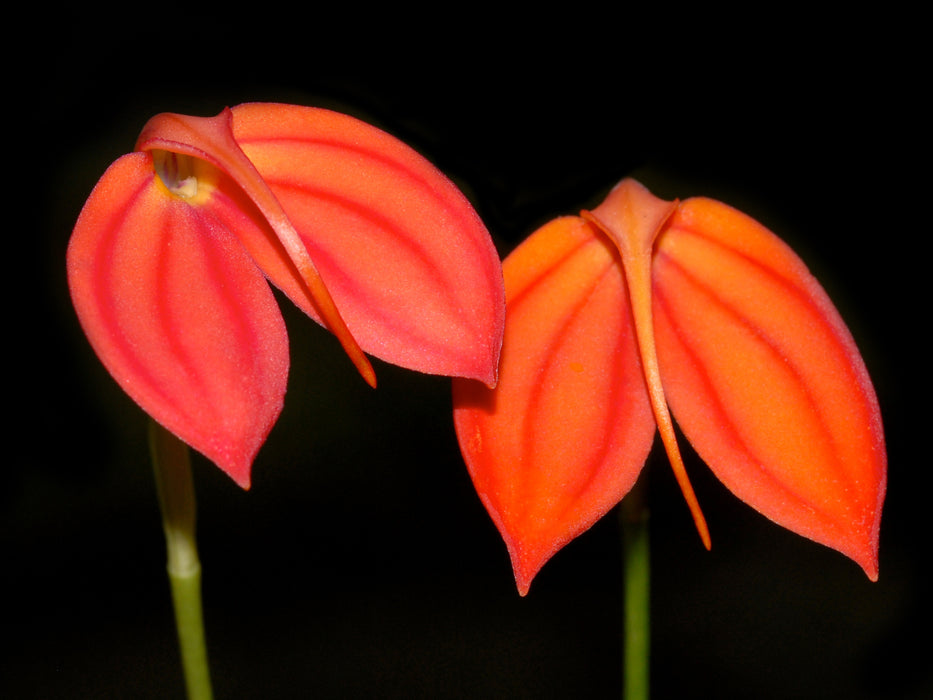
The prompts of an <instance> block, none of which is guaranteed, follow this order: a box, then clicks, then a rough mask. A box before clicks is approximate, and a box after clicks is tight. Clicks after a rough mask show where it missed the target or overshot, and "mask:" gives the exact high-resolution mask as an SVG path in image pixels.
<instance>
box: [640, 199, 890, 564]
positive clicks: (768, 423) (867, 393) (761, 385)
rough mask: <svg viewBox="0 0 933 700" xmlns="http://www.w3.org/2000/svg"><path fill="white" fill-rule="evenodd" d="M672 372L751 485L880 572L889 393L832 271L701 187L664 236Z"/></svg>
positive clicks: (806, 531) (676, 404)
mask: <svg viewBox="0 0 933 700" xmlns="http://www.w3.org/2000/svg"><path fill="white" fill-rule="evenodd" d="M652 275H653V279H654V290H653V291H654V312H655V330H656V338H657V347H658V355H659V360H660V368H661V377H662V381H663V384H664V389H665V392H666V395H667V397H668V401H669V402H670V405H671V409H672V411H673V413H674V416H675V418H676V419H677V422H678V424H679V425H680V426H681V428H682V429H683V431H684V433H685V435H686V436H687V438H688V439H689V440H690V442H691V443H692V444H693V445H694V447H695V448H696V449H697V451H698V452H699V454H700V455H701V456H702V457H703V459H704V460H705V461H706V462H707V463H708V464H709V466H710V467H711V468H712V470H713V471H714V472H715V473H716V475H717V476H718V477H719V478H720V479H721V480H722V481H723V483H724V484H725V485H726V486H727V487H728V488H729V489H730V490H732V491H733V492H734V493H735V494H736V495H737V496H738V497H739V498H741V499H742V500H744V501H745V502H746V503H748V504H750V505H751V506H753V507H754V508H756V509H757V510H759V511H760V512H761V513H763V514H764V515H766V516H767V517H769V518H771V519H772V520H774V521H775V522H777V523H779V524H780V525H783V526H784V527H786V528H788V529H790V530H792V531H794V532H796V533H798V534H801V535H804V536H806V537H809V538H811V539H813V540H816V541H817V542H821V543H823V544H826V545H828V546H830V547H832V548H834V549H836V550H838V551H840V552H842V553H843V554H846V555H847V556H849V557H851V558H852V559H853V560H855V561H856V562H857V563H858V564H859V565H861V566H862V568H863V569H864V570H865V572H866V574H867V575H868V576H869V578H871V579H872V580H875V579H876V578H877V575H878V558H877V550H878V528H879V522H880V518H881V506H882V502H883V499H884V492H885V479H886V476H885V475H886V457H885V447H884V435H883V431H882V426H881V417H880V412H879V410H878V403H877V399H876V398H875V394H874V390H873V388H872V385H871V380H870V379H869V377H868V373H867V371H866V369H865V366H864V363H863V362H862V359H861V357H860V355H859V352H858V349H857V348H856V346H855V343H854V341H853V340H852V337H851V335H850V333H849V331H848V329H847V328H846V326H845V324H844V323H843V321H842V319H841V318H840V316H839V314H838V312H837V311H836V309H835V308H834V307H833V305H832V303H831V302H830V300H829V298H828V297H827V295H826V293H825V292H824V291H823V289H822V288H821V287H820V285H819V283H818V282H817V281H816V280H815V279H814V278H813V276H812V275H811V274H810V273H809V272H808V271H807V269H806V268H805V266H804V264H803V263H802V262H801V261H800V259H799V258H798V257H797V256H796V255H795V254H794V253H793V251H791V250H790V249H789V248H788V247H787V246H786V245H785V244H784V243H783V242H782V241H780V240H779V239H778V238H777V237H776V236H775V235H774V234H773V233H771V232H770V231H768V230H767V229H766V228H765V227H763V226H762V225H760V224H759V223H757V222H756V221H754V220H752V219H751V218H749V217H748V216H746V215H744V214H742V213H741V212H738V211H736V210H734V209H732V208H730V207H728V206H726V205H725V204H722V203H720V202H715V201H712V200H709V199H700V198H697V199H690V200H687V201H686V202H684V203H683V204H681V206H680V207H679V208H678V210H677V211H676V213H675V214H674V216H673V217H672V218H671V219H670V220H669V221H668V224H667V226H666V228H665V230H664V231H663V232H662V233H661V235H660V237H659V238H658V241H657V243H656V247H655V257H654V265H653V270H652Z"/></svg>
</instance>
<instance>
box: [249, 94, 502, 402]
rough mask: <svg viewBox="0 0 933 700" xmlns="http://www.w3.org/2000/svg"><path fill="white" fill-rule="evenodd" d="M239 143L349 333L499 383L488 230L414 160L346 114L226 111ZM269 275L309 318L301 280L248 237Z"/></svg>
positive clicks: (413, 360)
mask: <svg viewBox="0 0 933 700" xmlns="http://www.w3.org/2000/svg"><path fill="white" fill-rule="evenodd" d="M232 112H233V133H234V136H235V138H236V141H237V143H238V144H239V145H240V147H241V148H242V149H243V151H244V153H246V155H247V156H248V157H249V159H250V161H251V162H252V163H253V164H254V165H255V167H256V169H257V170H258V171H259V173H260V175H261V176H262V178H263V181H264V182H265V183H266V184H267V185H268V186H269V188H270V189H271V190H272V192H273V193H274V194H275V196H276V198H277V199H278V201H279V202H280V203H281V205H282V208H283V209H284V211H285V212H286V214H287V216H288V218H289V220H290V221H291V222H292V224H293V225H294V226H295V228H296V230H297V231H298V234H299V236H300V237H301V240H302V243H303V244H304V246H305V247H306V248H307V250H308V252H309V255H310V256H311V258H312V259H313V260H314V263H315V265H316V266H317V269H318V270H319V271H320V273H321V276H322V277H323V278H324V280H325V282H326V284H327V288H328V289H329V291H330V293H331V294H332V295H333V298H334V300H335V302H336V305H337V307H338V308H339V309H340V313H341V315H342V316H343V318H344V319H345V320H346V323H347V326H348V327H349V328H350V331H351V333H352V334H353V336H354V338H355V339H356V340H357V342H358V343H359V344H360V346H361V347H362V348H363V349H364V350H365V351H366V352H368V353H370V354H372V355H375V356H376V357H379V358H380V359H383V360H386V361H388V362H391V363H393V364H396V365H400V366H402V367H408V368H410V369H415V370H418V371H421V372H427V373H430V374H441V375H451V376H460V377H470V378H475V379H479V380H480V381H483V382H484V383H486V384H490V385H492V384H495V382H496V362H497V359H498V354H499V348H500V347H501V345H502V332H503V331H502V329H503V326H504V315H505V299H504V292H503V283H502V267H501V264H500V261H499V256H498V254H497V252H496V250H495V247H494V246H493V244H492V240H491V238H490V236H489V233H488V232H487V231H486V228H485V226H484V225H483V223H482V221H481V220H480V218H479V216H478V215H477V214H476V212H475V210H474V209H473V207H472V206H471V205H470V203H469V202H468V201H467V199H466V197H465V196H464V195H463V193H462V192H461V191H460V190H459V189H458V188H457V187H456V186H455V185H454V184H453V183H452V182H451V181H450V180H449V179H447V177H446V176H444V175H443V174H442V173H441V172H440V171H439V170H438V169H437V168H435V167H434V166H433V165H431V164H430V163H429V162H428V161H427V160H425V159H424V158H423V157H422V156H421V155H419V154H418V153H416V152H415V151H414V150H412V149H411V148H409V147H408V146H406V145H405V144H403V143H402V142H400V141H399V140H398V139H395V138H393V137H392V136H389V135H388V134H386V133H385V132H383V131H380V130H378V129H375V128H374V127H372V126H370V125H368V124H366V123H365V122H362V121H360V120H358V119H354V118H352V117H349V116H347V115H344V114H339V113H337V112H331V111H328V110H323V109H314V108H310V107H297V106H293V105H256V104H247V105H240V106H238V107H234V108H233V110H232ZM245 243H246V244H247V245H248V247H249V249H250V251H251V253H252V254H253V255H254V257H256V259H257V260H259V261H261V262H260V264H261V265H262V267H263V269H264V270H265V271H266V274H268V275H269V277H270V279H271V280H272V282H273V283H274V284H275V285H276V286H278V287H279V288H281V289H282V290H283V291H284V292H285V293H286V294H288V296H289V298H291V299H292V301H294V302H295V303H296V304H297V305H298V306H300V307H301V308H302V309H304V310H305V311H306V312H307V313H309V314H310V315H312V316H314V317H315V318H318V317H319V316H318V313H317V311H316V310H315V306H314V304H313V303H312V300H310V299H308V296H307V294H306V293H305V291H304V288H303V287H302V285H300V284H299V280H297V279H296V277H295V275H294V274H293V272H292V270H291V269H290V268H289V267H288V266H283V265H277V264H276V260H281V258H280V257H279V258H277V257H276V256H275V255H274V251H269V250H268V249H266V248H265V247H264V246H263V245H262V242H261V241H253V240H247V241H245Z"/></svg>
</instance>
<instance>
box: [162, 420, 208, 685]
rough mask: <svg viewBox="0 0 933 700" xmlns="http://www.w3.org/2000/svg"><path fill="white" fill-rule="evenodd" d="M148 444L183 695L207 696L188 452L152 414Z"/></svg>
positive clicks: (199, 581)
mask: <svg viewBox="0 0 933 700" xmlns="http://www.w3.org/2000/svg"><path fill="white" fill-rule="evenodd" d="M149 445H150V450H151V453H152V465H153V468H154V470H155V479H156V487H157V490H158V494H159V508H160V510H161V511H162V525H163V528H164V530H165V545H166V552H167V558H168V563H167V569H168V578H169V583H170V584H171V589H172V604H173V606H174V608H175V627H176V629H177V631H178V643H179V647H180V650H181V661H182V668H183V670H184V675H185V687H186V688H187V692H188V700H211V698H212V697H213V694H212V691H211V679H210V670H209V667H208V661H207V644H206V642H205V636H204V615H203V611H202V607H201V562H200V560H199V558H198V548H197V542H196V539H195V521H196V507H195V498H194V479H193V478H192V476H191V458H190V453H189V451H188V446H187V445H186V444H185V443H183V442H181V441H180V440H179V439H178V438H176V437H175V436H174V435H172V434H171V433H170V432H169V431H167V430H166V429H165V428H163V427H162V426H160V425H159V424H158V423H156V422H155V421H154V420H150V421H149Z"/></svg>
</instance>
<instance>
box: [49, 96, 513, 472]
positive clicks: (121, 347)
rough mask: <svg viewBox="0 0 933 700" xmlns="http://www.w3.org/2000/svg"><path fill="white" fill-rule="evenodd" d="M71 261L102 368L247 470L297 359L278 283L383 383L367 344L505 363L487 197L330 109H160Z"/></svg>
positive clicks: (386, 350)
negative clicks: (473, 202) (198, 112)
mask: <svg viewBox="0 0 933 700" xmlns="http://www.w3.org/2000/svg"><path fill="white" fill-rule="evenodd" d="M67 272H68V283H69V288H70V291H71V296H72V301H73V303H74V307H75V310H76V312H77V314H78V318H79V320H80V322H81V325H82V328H83V329H84V332H85V334H86V335H87V337H88V339H89V340H90V342H91V345H92V346H93V348H94V350H95V351H96V353H97V355H98V356H99V357H100V359H101V361H102V362H103V364H104V365H105V367H106V368H107V370H108V371H109V372H110V373H111V375H113V377H114V378H115V379H116V380H117V382H118V383H119V384H120V386H121V387H123V389H124V390H125V391H126V392H127V393H128V394H129V395H130V397H132V398H133V399H134V400H135V401H136V402H137V403H138V404H139V405H140V406H141V407H142V408H143V410H145V411H146V412H147V413H148V414H149V415H151V416H152V417H153V418H154V419H155V420H156V421H158V422H159V423H161V424H162V425H163V426H164V427H165V428H167V429H168V430H169V431H171V432H173V433H174V434H175V435H176V436H178V437H179V438H180V439H181V440H183V441H184V442H186V443H188V444H189V445H190V446H191V447H193V448H195V449H196V450H198V451H200V452H201V453H203V454H204V455H205V456H207V457H208V458H209V459H211V460H213V461H214V462H215V463H216V464H217V465H218V466H219V467H220V468H221V469H222V470H224V471H225V472H226V473H227V474H228V475H229V476H230V477H231V478H233V479H234V480H235V481H236V482H237V483H238V484H239V485H240V486H242V487H243V488H248V487H249V484H250V470H251V466H252V462H253V459H254V457H255V455H256V453H257V451H258V450H259V448H260V447H261V445H262V444H263V442H264V441H265V439H266V436H267V435H268V433H269V431H270V430H271V429H272V426H273V424H274V423H275V421H276V419H277V418H278V415H279V413H280V411H281V409H282V404H283V401H284V396H285V388H286V382H287V377H288V369H289V357H288V338H287V336H286V330H285V325H284V321H283V319H282V315H281V312H280V311H279V309H278V306H277V304H276V302H275V299H274V297H273V294H272V290H271V289H270V287H269V282H271V283H272V284H273V285H275V287H277V288H278V289H280V290H281V291H282V292H283V293H284V294H285V295H286V296H287V297H288V298H289V299H291V300H292V301H293V302H294V303H295V304H296V305H297V306H298V307H299V308H301V309H302V310H303V311H304V312H306V313H307V314H308V315H309V316H310V317H311V318H313V319H314V320H315V321H317V322H318V323H320V324H322V325H324V326H325V327H326V328H328V329H329V330H330V331H332V332H333V333H334V335H335V336H336V337H337V339H338V341H339V342H340V343H341V345H342V346H343V348H344V349H345V350H346V352H347V354H348V355H349V357H350V358H351V360H352V361H353V362H354V364H355V365H356V367H357V368H358V369H359V371H360V373H361V374H362V376H363V377H364V378H365V379H366V381H367V382H369V383H370V384H371V385H373V386H375V381H376V379H375V373H374V372H373V368H372V366H371V364H370V362H369V359H368V358H367V356H366V353H369V354H371V355H374V356H376V357H379V358H381V359H383V360H386V361H387V362H391V363H394V364H397V365H400V366H403V367H407V368H410V369H414V370H418V371H421V372H426V373H431V374H440V375H449V376H458V377H466V378H471V379H474V380H479V381H481V382H484V383H485V384H488V385H490V386H491V385H494V384H495V382H496V367H497V363H498V356H499V349H500V346H501V340H502V333H503V324H504V312H505V300H504V291H503V288H502V272H501V266H500V263H499V258H498V256H497V254H496V251H495V248H494V247H493V244H492V241H491V239H490V237H489V234H488V232H487V231H486V229H485V227H484V226H483V224H482V222H481V221H480V219H479V217H478V215H477V214H476V212H475V211H474V210H473V208H472V207H471V206H470V204H469V202H468V201H467V199H466V198H465V197H464V196H463V194H462V193H461V192H460V191H459V190H458V189H457V188H456V187H455V186H454V185H453V183H451V182H450V181H449V180H448V179H447V178H446V177H445V176H444V175H443V174H441V173H440V172H439V171H438V170H437V169H436V168H435V167H434V166H432V165H431V164H430V163H429V162H428V161H427V160H425V159H424V158H423V157H421V156H420V155H418V154H417V153H416V152H415V151H413V150H412V149H411V148H409V147H408V146H406V145H405V144H403V143H402V142H401V141H399V140H397V139H395V138H394V137H392V136H390V135H388V134H386V133H384V132H382V131H380V130H379V129H376V128H375V127H372V126H370V125H368V124H366V123H364V122H361V121H359V120H357V119H354V118H352V117H349V116H346V115H343V114H338V113H336V112H331V111H328V110H323V109H316V108H310V107H297V106H292V105H283V104H244V105H239V106H237V107H234V108H232V109H226V110H224V111H223V112H222V113H221V114H219V115H218V116H216V117H212V118H201V117H188V116H182V115H178V114H160V115H158V116H156V117H154V118H153V119H151V120H150V121H149V122H148V123H147V124H146V126H145V127H144V128H143V131H142V133H141V134H140V136H139V139H138V141H137V143H136V149H135V152H134V153H130V154H128V155H125V156H123V157H121V158H119V159H118V160H117V161H116V162H115V163H113V165H111V166H110V168H109V169H108V170H107V171H106V173H105V174H104V175H103V177H102V178H101V180H100V181H99V182H98V184H97V186H96V187H95V188H94V190H93V192H92V193H91V195H90V197H89V198H88V200H87V202H86V203H85V205H84V208H83V210H82V212H81V214H80V216H79V218H78V222H77V224H76V225H75V229H74V232H73V234H72V237H71V240H70V242H69V246H68V254H67Z"/></svg>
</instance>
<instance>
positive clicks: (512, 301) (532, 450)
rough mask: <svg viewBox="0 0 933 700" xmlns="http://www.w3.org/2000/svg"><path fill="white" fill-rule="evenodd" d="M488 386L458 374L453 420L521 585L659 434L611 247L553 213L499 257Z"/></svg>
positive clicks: (591, 514)
mask: <svg viewBox="0 0 933 700" xmlns="http://www.w3.org/2000/svg"><path fill="white" fill-rule="evenodd" d="M503 269H504V273H505V283H506V295H507V299H508V307H507V310H508V315H507V323H506V330H505V340H504V343H503V349H502V358H501V363H500V369H499V373H500V374H499V377H500V381H499V384H498V386H497V388H496V389H495V390H489V389H487V388H485V387H483V386H482V385H480V384H478V383H476V382H469V381H462V380H455V381H454V420H455V425H456V429H457V435H458V438H459V440H460V446H461V450H462V452H463V455H464V459H465V461H466V464H467V467H468V469H469V471H470V475H471V477H472V479H473V482H474V485H475V487H476V490H477V492H478V493H479V495H480V498H481V499H482V501H483V503H484V504H485V506H486V509H487V510H488V511H489V514H490V515H491V517H492V519H493V521H494V522H495V523H496V526H497V527H498V529H499V531H500V533H501V534H502V536H503V538H504V540H505V542H506V545H507V547H508V550H509V554H510V556H511V560H512V567H513V570H514V573H515V579H516V583H517V585H518V589H519V592H520V593H521V594H522V595H525V593H527V591H528V587H529V586H530V584H531V580H532V579H533V578H534V576H535V574H536V573H537V572H538V571H539V570H540V568H541V567H542V566H543V565H544V563H545V562H546V561H547V560H548V559H549V558H550V557H551V556H553V554H554V553H555V552H557V551H558V550H559V549H560V548H561V547H563V546H564V545H565V544H566V543H567V542H569V541H570V540H572V539H573V538H574V537H576V536H577V535H579V534H580V533H581V532H583V531H585V530H586V529H588V528H589V527H590V526H592V525H593V524H594V523H595V522H596V521H597V520H598V519H599V518H600V517H602V516H603V515H604V514H605V513H606V512H607V511H608V510H609V509H611V508H612V507H613V506H614V505H616V504H617V503H618V502H619V501H620V500H621V499H622V497H623V496H624V495H625V494H626V493H627V492H628V491H629V490H630V489H631V487H632V485H633V484H634V483H635V480H636V478H637V476H638V474H639V472H640V470H641V468H642V466H643V465H644V462H645V459H646V458H647V455H648V452H649V450H650V449H651V444H652V441H653V437H654V428H655V424H654V419H653V416H652V412H651V407H650V404H649V402H648V396H647V393H646V390H645V383H644V379H643V376H642V372H641V366H640V362H639V360H638V354H637V351H636V345H635V337H634V333H633V331H632V322H631V315H630V314H631V311H630V309H629V304H628V297H627V293H626V288H625V280H624V275H623V272H622V268H621V265H620V263H619V258H618V253H617V252H616V251H615V249H614V248H613V246H612V244H611V243H610V242H609V241H608V240H607V239H605V238H604V237H603V236H602V235H601V233H599V231H598V230H597V229H596V227H595V226H592V225H591V224H589V223H587V222H585V221H583V220H582V219H579V218H576V217H565V218H562V219H557V220H555V221H552V222H551V223H549V224H547V225H545V226H544V227H542V228H541V229H539V230H538V231H536V232H535V233H533V234H532V235H531V236H530V237H529V238H528V239H527V240H526V241H525V242H524V243H523V244H522V245H521V246H519V247H518V248H517V249H516V250H515V251H514V252H513V253H512V254H511V255H510V256H509V257H508V258H507V259H506V260H505V262H504V264H503Z"/></svg>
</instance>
